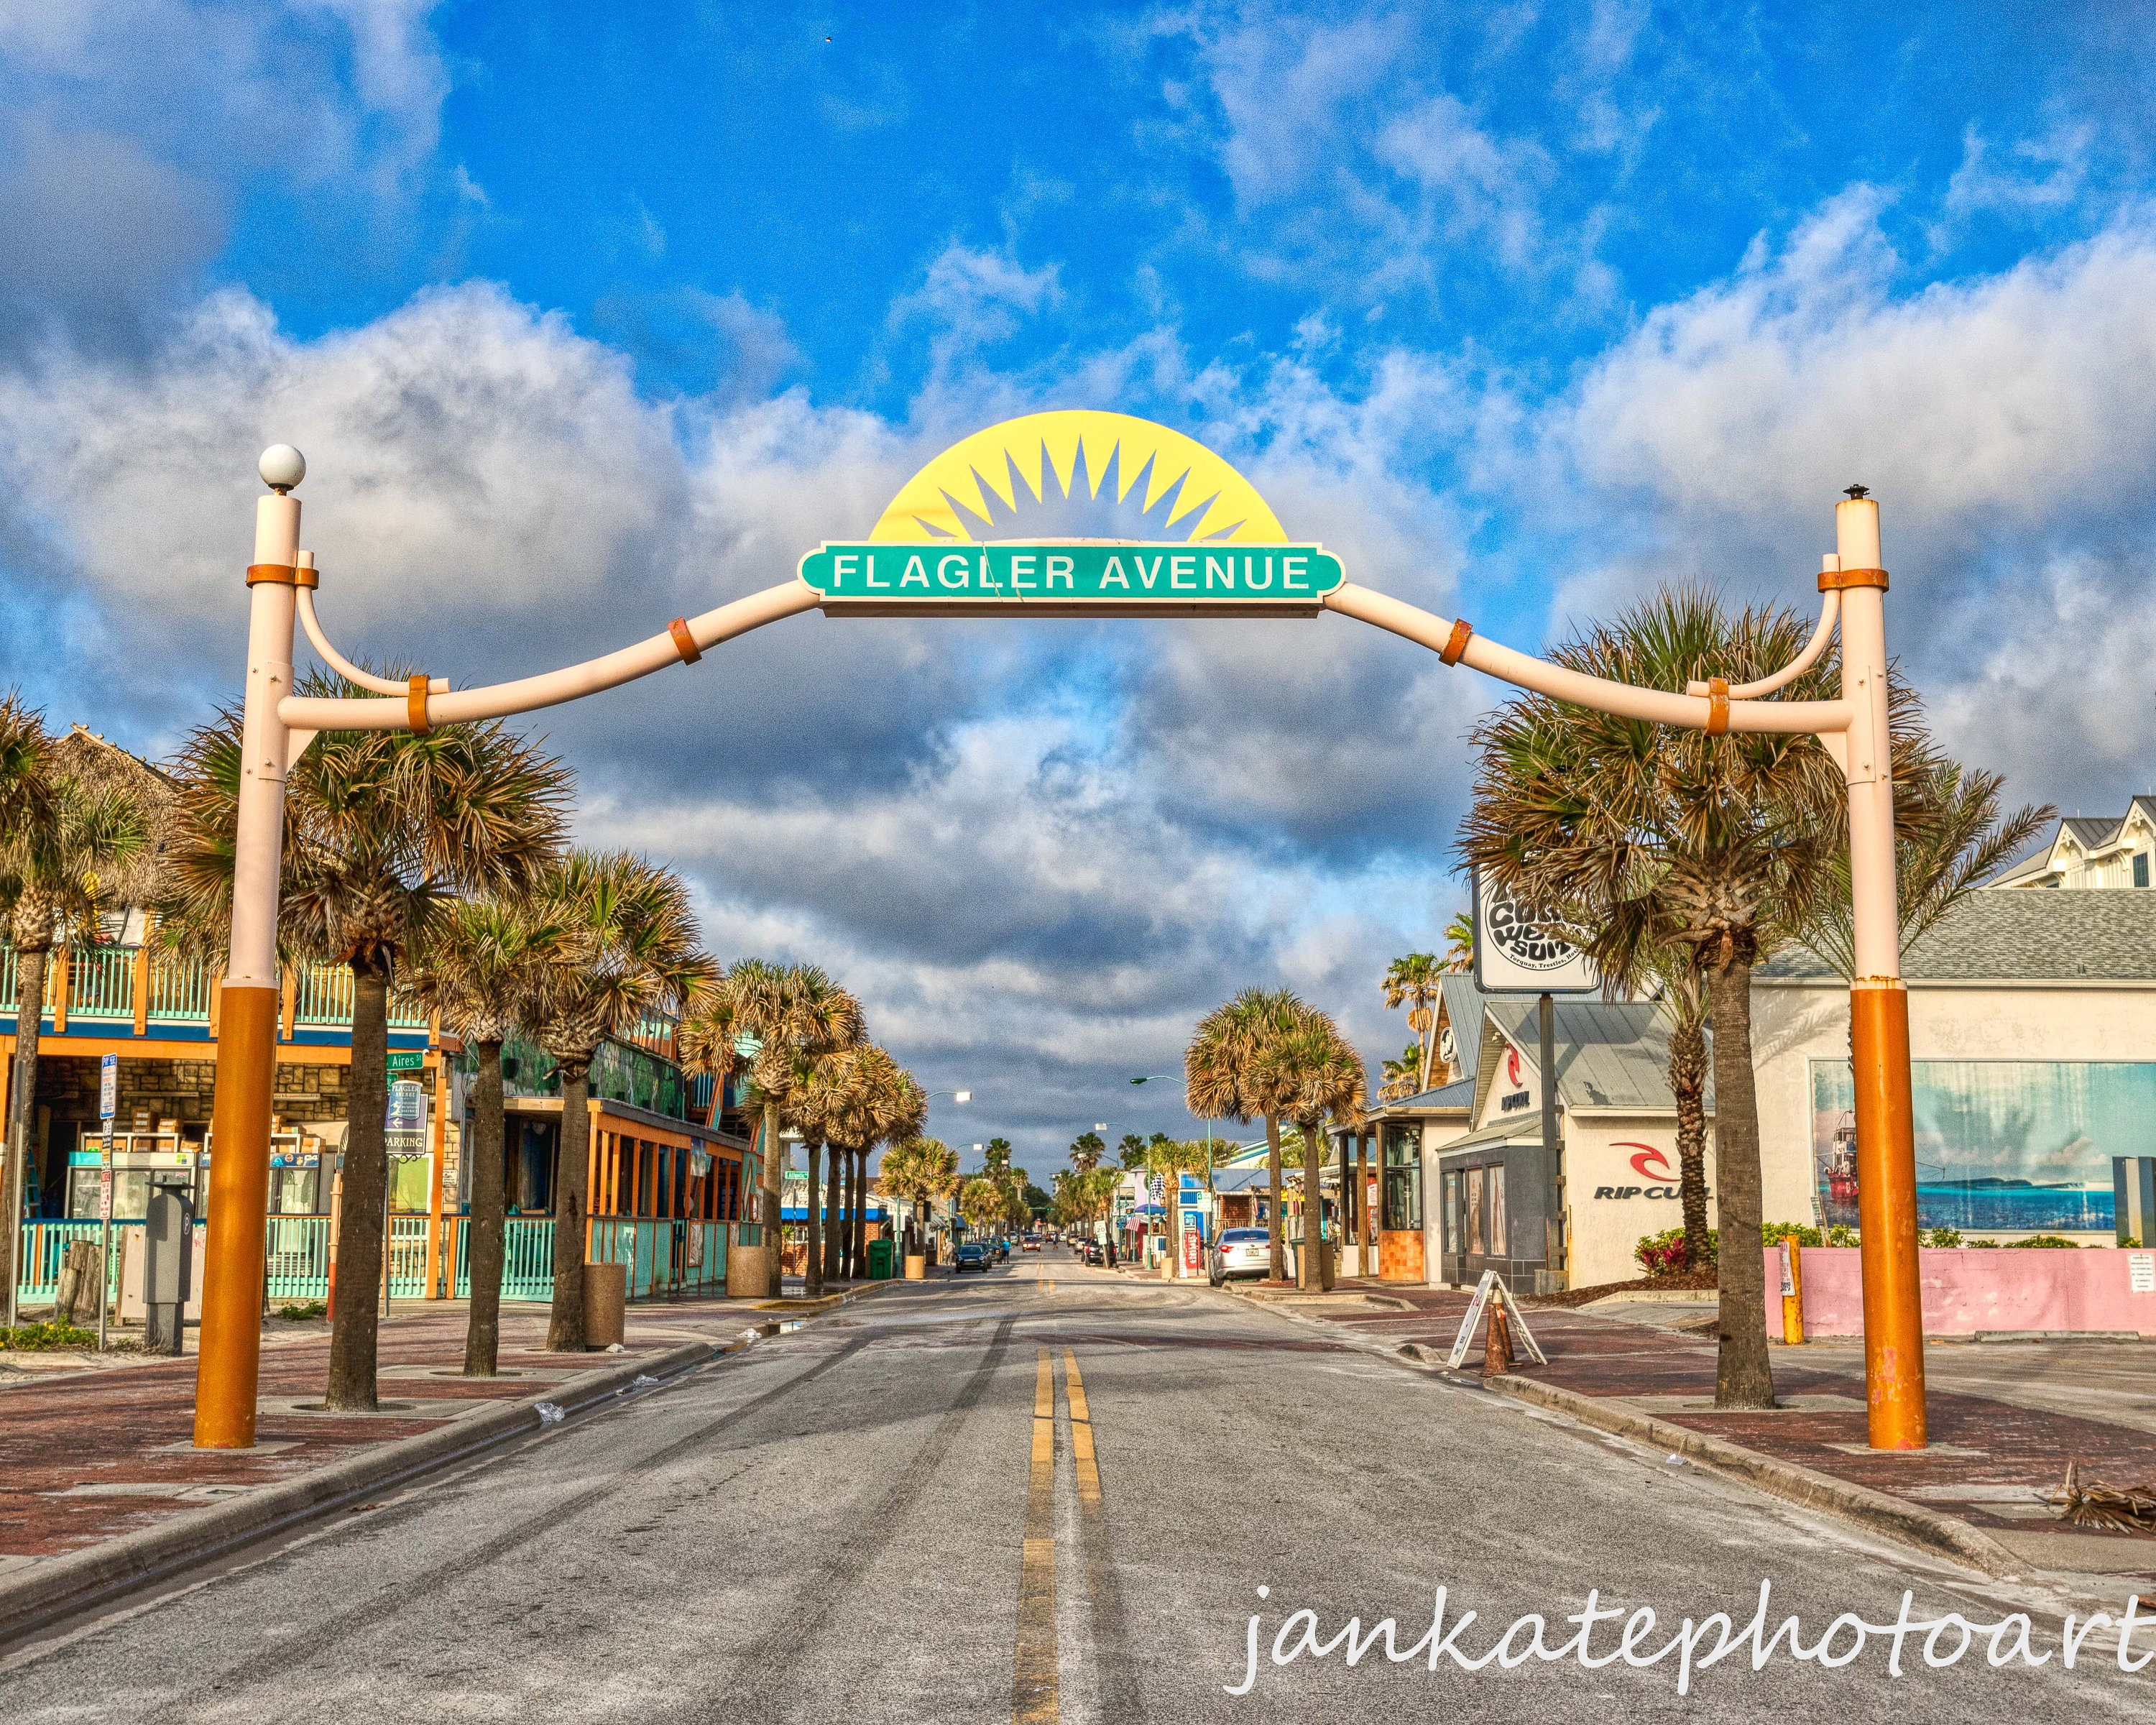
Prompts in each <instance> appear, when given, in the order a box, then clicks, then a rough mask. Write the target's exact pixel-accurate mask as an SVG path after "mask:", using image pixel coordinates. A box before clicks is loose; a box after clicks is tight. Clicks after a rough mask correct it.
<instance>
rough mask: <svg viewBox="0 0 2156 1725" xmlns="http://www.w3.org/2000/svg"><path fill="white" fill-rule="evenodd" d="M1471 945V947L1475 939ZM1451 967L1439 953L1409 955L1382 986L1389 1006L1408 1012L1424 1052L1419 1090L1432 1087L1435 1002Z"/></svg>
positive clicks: (1396, 964) (1392, 967)
mask: <svg viewBox="0 0 2156 1725" xmlns="http://www.w3.org/2000/svg"><path fill="white" fill-rule="evenodd" d="M1470 943H1471V944H1472V937H1470ZM1448 968H1450V967H1448V966H1446V965H1443V964H1440V963H1438V960H1437V955H1436V954H1435V952H1409V953H1408V954H1407V955H1406V956H1405V957H1400V958H1395V959H1394V960H1393V962H1392V963H1390V964H1389V965H1387V966H1386V967H1385V976H1384V980H1383V983H1380V984H1379V986H1380V987H1382V988H1383V989H1384V991H1385V1004H1386V1005H1388V1006H1395V1007H1396V1006H1401V1005H1404V1006H1406V1008H1407V1009H1408V1028H1409V1029H1410V1030H1412V1031H1414V1033H1415V1046H1416V1047H1417V1048H1418V1049H1419V1050H1421V1051H1422V1059H1421V1061H1420V1063H1419V1065H1418V1066H1417V1068H1416V1073H1415V1077H1416V1087H1417V1088H1418V1089H1419V1090H1428V1089H1429V1088H1430V1050H1431V1049H1432V1048H1433V1047H1435V1034H1434V1032H1435V1028H1436V1024H1437V1010H1436V1007H1435V1001H1436V999H1437V996H1438V991H1439V986H1440V981H1441V979H1442V978H1443V977H1444V975H1445V971H1446V970H1447V969H1448Z"/></svg>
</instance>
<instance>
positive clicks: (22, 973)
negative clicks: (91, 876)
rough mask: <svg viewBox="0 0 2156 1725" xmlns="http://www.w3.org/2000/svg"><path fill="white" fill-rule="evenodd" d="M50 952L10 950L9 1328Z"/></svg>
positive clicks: (5, 1236) (1, 1205)
mask: <svg viewBox="0 0 2156 1725" xmlns="http://www.w3.org/2000/svg"><path fill="white" fill-rule="evenodd" d="M51 956H52V948H51V947H49V946H45V947H20V946H18V947H16V949H15V1070H14V1072H13V1076H12V1077H11V1079H10V1081H9V1083H8V1137H7V1145H6V1149H7V1155H6V1160H5V1162H4V1163H0V1322H6V1323H8V1324H11V1325H12V1324H13V1322H15V1317H16V1312H15V1284H16V1283H17V1282H18V1281H20V1280H21V1277H20V1276H18V1274H17V1273H16V1270H15V1259H16V1253H17V1248H18V1245H19V1244H20V1242H21V1240H22V1234H23V1169H24V1168H27V1167H28V1166H29V1160H30V1134H31V1130H32V1127H33V1124H34V1122H36V1120H37V1117H38V1108H37V1101H38V1031H39V1028H40V1025H39V1020H40V1019H42V1018H43V1017H44V1010H45V966H46V963H47V962H48V961H49V959H50V957H51Z"/></svg>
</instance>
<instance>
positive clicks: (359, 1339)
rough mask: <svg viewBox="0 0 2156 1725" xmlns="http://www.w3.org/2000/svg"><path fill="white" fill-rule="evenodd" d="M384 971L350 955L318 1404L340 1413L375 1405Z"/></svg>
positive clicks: (383, 1163)
mask: <svg viewBox="0 0 2156 1725" xmlns="http://www.w3.org/2000/svg"><path fill="white" fill-rule="evenodd" d="M389 975H390V971H389V963H388V960H386V959H382V958H377V957H362V958H354V959H353V960H352V1090H351V1096H352V1111H351V1120H350V1123H349V1124H348V1125H347V1126H346V1128H345V1135H344V1186H343V1196H342V1198H341V1199H340V1200H339V1201H338V1204H337V1240H336V1267H337V1301H336V1313H335V1315H334V1317H332V1319H331V1323H330V1383H329V1393H328V1394H327V1395H326V1397H325V1398H324V1403H325V1405H326V1406H327V1407H329V1408H331V1409H335V1410H336V1411H338V1412H341V1413H371V1412H372V1411H373V1409H374V1361H375V1341H376V1336H375V1329H376V1321H377V1313H378V1312H379V1311H380V1309H381V1301H382V1224H383V1221H384V1220H385V1218H384V1216H383V1214H382V1206H383V1204H385V1202H386V1201H387V1199H388V1187H389V1158H388V1155H387V1153H385V1151H384V1149H383V1137H382V1131H383V1125H382V1121H383V1116H384V1115H385V1114H386V1113H387V1112H388V1107H389Z"/></svg>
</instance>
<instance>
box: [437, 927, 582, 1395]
mask: <svg viewBox="0 0 2156 1725" xmlns="http://www.w3.org/2000/svg"><path fill="white" fill-rule="evenodd" d="M565 932H566V931H565V930H564V928H563V926H562V924H561V923H560V922H553V921H550V920H548V919H547V918H546V917H545V916H542V915H540V914H538V913H536V911H535V910H534V908H533V907H532V906H531V904H530V903H529V902H527V901H524V900H521V899H513V898H503V897H496V896H488V897H484V898H468V899H459V900H456V901H454V902H452V903H451V904H449V906H447V907H446V908H445V909H444V911H443V912H442V914H441V915H440V916H439V917H438V918H437V919H436V920H435V923H434V927H433V928H432V929H431V930H429V933H428V936H427V940H426V944H425V946H424V947H423V948H422V949H421V950H420V952H419V954H418V967H417V969H416V972H415V973H414V975H413V993H416V994H417V995H418V998H419V999H420V1001H421V1002H422V1003H423V1004H425V1005H426V1006H428V1007H429V1009H432V1010H433V1011H434V1012H437V1013H439V1014H440V1015H441V1021H442V1027H443V1028H444V1029H445V1030H448V1031H449V1032H451V1033H452V1034H454V1035H456V1036H459V1037H460V1038H462V1039H463V1041H464V1045H465V1048H466V1049H468V1050H470V1052H471V1055H472V1057H473V1059H474V1060H475V1061H476V1062H477V1063H478V1066H479V1073H478V1082H477V1084H476V1085H475V1086H474V1089H473V1093H472V1109H471V1137H470V1142H468V1143H467V1144H466V1145H465V1158H466V1160H467V1165H468V1166H469V1167H470V1169H471V1222H470V1234H469V1235H468V1236H467V1245H466V1251H467V1253H468V1254H469V1256H468V1259H467V1262H468V1264H469V1265H470V1281H471V1310H470V1317H469V1318H468V1319H467V1322H466V1325H465V1377H467V1378H491V1377H493V1376H494V1375H495V1373H496V1371H497V1370H498V1369H499V1368H500V1349H501V1272H502V1260H503V1258H504V1255H505V1240H504V1230H505V1220H504V1217H505V1211H506V1194H505V1192H504V1190H503V1174H504V1172H505V1170H504V1165H503V1158H504V1149H503V1116H502V1104H501V1045H502V1044H503V1043H505V1042H506V1041H507V1040H509V1038H510V1035H511V1033H512V1032H513V1031H515V1030H516V1029H519V1028H523V1029H529V1028H530V1027H531V1024H532V1022H533V1020H534V1019H535V1018H536V1015H537V1011H538V1008H539V1004H540V1003H541V1002H542V1001H543V1000H545V999H547V996H548V994H549V993H551V992H552V984H553V983H554V978H553V975H552V972H553V970H554V968H555V967H556V966H557V965H559V964H561V963H562V962H563V959H564V952H563V947H564V939H563V937H564V934H565Z"/></svg>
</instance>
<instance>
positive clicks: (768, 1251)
mask: <svg viewBox="0 0 2156 1725" xmlns="http://www.w3.org/2000/svg"><path fill="white" fill-rule="evenodd" d="M762 1139H763V1168H762V1174H763V1245H764V1252H765V1255H766V1256H767V1258H768V1259H769V1260H770V1263H771V1286H770V1289H769V1292H770V1296H771V1297H772V1298H773V1299H774V1300H775V1299H777V1298H778V1296H780V1295H781V1294H783V1293H784V1292H785V1291H786V1288H785V1283H784V1279H783V1278H784V1272H783V1271H782V1270H781V1268H780V1265H779V1254H780V1253H781V1251H782V1250H783V1249H784V1247H785V1244H786V1223H785V1219H784V1218H783V1216H782V1215H781V1214H780V1211H779V1205H780V1204H781V1202H782V1201H783V1186H784V1182H785V1178H786V1174H785V1157H786V1147H785V1145H783V1144H782V1143H780V1142H778V1103H776V1102H773V1101H766V1102H765V1103H764V1105H763V1132H762Z"/></svg>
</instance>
